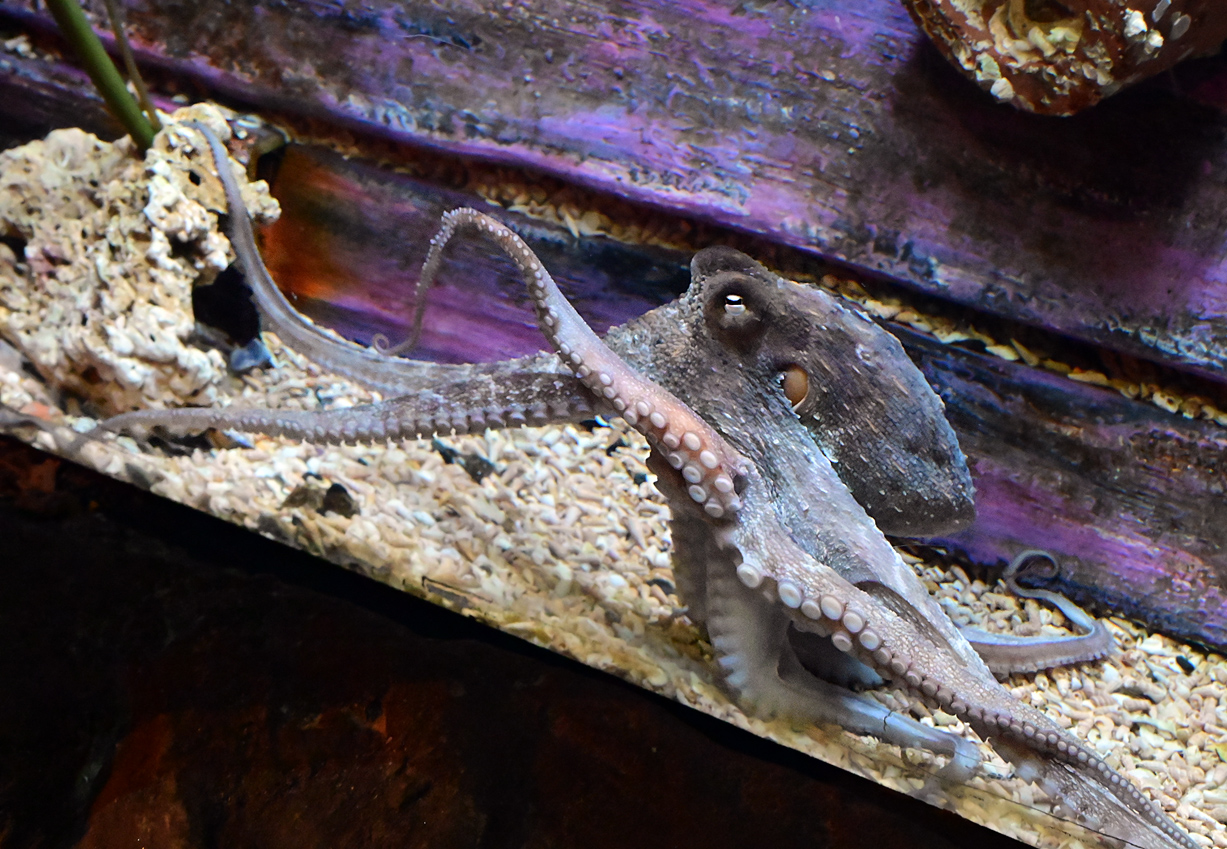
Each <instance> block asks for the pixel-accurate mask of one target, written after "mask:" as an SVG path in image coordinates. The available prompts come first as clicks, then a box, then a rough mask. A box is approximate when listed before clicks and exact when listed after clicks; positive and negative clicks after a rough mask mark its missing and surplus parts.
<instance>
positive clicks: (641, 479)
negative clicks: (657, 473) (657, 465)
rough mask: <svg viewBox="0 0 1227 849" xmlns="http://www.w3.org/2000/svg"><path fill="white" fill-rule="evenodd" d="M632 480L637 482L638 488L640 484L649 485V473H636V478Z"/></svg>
mask: <svg viewBox="0 0 1227 849" xmlns="http://www.w3.org/2000/svg"><path fill="white" fill-rule="evenodd" d="M631 480H633V481H634V482H635V485H636V486H638V485H639V484H643V483H647V482H648V474H647V472H635V476H634V477H633V478H631Z"/></svg>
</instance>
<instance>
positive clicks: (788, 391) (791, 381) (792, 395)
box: [780, 363, 809, 410]
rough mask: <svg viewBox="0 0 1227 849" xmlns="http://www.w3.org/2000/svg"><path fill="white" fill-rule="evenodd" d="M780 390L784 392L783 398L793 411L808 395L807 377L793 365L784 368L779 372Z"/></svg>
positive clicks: (798, 367)
mask: <svg viewBox="0 0 1227 849" xmlns="http://www.w3.org/2000/svg"><path fill="white" fill-rule="evenodd" d="M780 388H781V389H783V390H784V397H785V398H787V399H788V403H789V404H792V408H793V409H794V410H795V409H797V408H798V407H800V406H801V402H802V401H804V400H805V398H806V396H808V395H809V375H808V374H806V373H805V369H803V368H801V366H799V365H796V364H795V363H794V364H793V365H790V366H786V367H785V368H784V369H783V370H782V371H780Z"/></svg>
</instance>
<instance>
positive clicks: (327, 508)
mask: <svg viewBox="0 0 1227 849" xmlns="http://www.w3.org/2000/svg"><path fill="white" fill-rule="evenodd" d="M320 512H321V513H336V514H337V515H338V516H344V517H345V518H347V519H348V518H349V517H351V516H353V515H355V514H356V513H357V512H358V505H357V504H356V503H355V502H354V499H353V497H352V496H351V495H350V494H349V490H347V489H346V488H345V487H343V486H341V485H340V484H339V483H334V484H333V485H332V486H330V487H328V491H327V492H325V493H324V499H323V503H322V504H321V505H320Z"/></svg>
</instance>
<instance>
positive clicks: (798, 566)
mask: <svg viewBox="0 0 1227 849" xmlns="http://www.w3.org/2000/svg"><path fill="white" fill-rule="evenodd" d="M211 141H216V140H211ZM218 148H220V144H219V143H218V144H216V145H215V146H214V150H215V153H216V152H217V149H218ZM218 161H219V162H221V161H222V159H221V156H218ZM228 194H232V197H231V206H232V212H234V213H236V214H234V215H232V219H240V218H242V217H243V216H242V210H241V206H239V205H238V204H237V203H236V202H235V200H234V199H233V198H234V197H236V196H237V191H234V192H233V193H231V191H230V187H228ZM460 227H472V228H476V229H478V230H479V231H480V232H482V233H484V234H485V235H487V236H490V237H491V238H494V239H495V240H496V241H497V242H498V243H499V244H500V245H501V246H502V247H504V248H505V249H506V250H507V251H508V253H509V254H510V255H511V256H512V258H513V259H514V260H515V261H516V262H517V264H518V265H519V266H520V268H521V271H522V272H523V273H524V275H525V278H526V279H527V280H528V283H529V290H530V293H531V294H532V296H533V300H534V303H535V305H536V308H537V312H538V318H539V321H540V323H541V326H542V329H543V331H544V332H545V334H546V337H547V338H548V339H549V341H550V343H551V345H552V346H553V347H554V348H555V350H556V351H557V352H558V353H559V354H560V355H561V356H554V355H548V354H543V355H537V356H535V357H528V358H522V359H520V360H515V361H510V362H505V363H497V364H491V365H480V366H436V365H430V364H425V363H414V362H409V361H404V360H392V359H390V358H387V357H383V356H382V355H380V354H378V353H377V352H371V351H369V350H365V349H358V348H356V347H355V346H345V345H342V344H341V343H338V342H336V341H335V340H333V339H331V338H329V337H326V336H323V335H322V334H319V333H318V332H317V331H314V330H313V329H311V328H310V326H309V325H306V324H304V323H301V322H298V320H297V319H294V321H295V322H296V323H297V326H296V328H294V331H295V332H294V333H289V334H287V333H286V332H282V333H281V335H282V338H283V339H285V338H297V339H298V340H299V341H298V343H296V344H298V345H299V346H300V347H302V348H306V349H307V350H306V351H305V352H306V353H308V355H310V356H312V357H313V358H315V359H317V360H319V361H320V362H321V363H322V364H323V365H325V366H328V367H331V368H335V369H336V370H337V371H339V372H341V373H344V374H349V375H350V376H352V377H354V378H355V379H358V380H363V379H364V376H365V378H368V379H369V380H368V382H373V383H377V385H381V386H383V387H385V388H386V387H388V386H395V385H400V386H403V387H404V388H406V389H411V390H412V391H413V394H412V395H409V396H407V397H402V398H397V399H394V400H391V401H387V402H383V403H381V404H373V405H368V406H365V407H355V408H351V409H348V410H339V411H335V412H323V413H303V412H293V411H276V410H233V409H230V410H178V411H140V412H134V413H130V414H125V415H123V416H118V417H116V418H114V419H111V420H109V421H108V422H107V423H105V427H106V428H107V429H110V430H119V429H124V428H133V427H148V426H154V425H161V426H168V427H175V428H202V427H209V426H212V427H220V428H229V429H240V430H247V431H255V432H264V433H269V434H281V435H286V436H290V437H295V438H303V439H310V440H317V441H364V440H375V441H380V440H384V439H389V438H408V437H416V436H423V435H428V434H434V433H450V432H454V431H455V432H471V431H480V430H482V429H484V428H485V427H491V426H493V427H499V426H506V425H514V424H520V423H526V422H527V423H544V422H549V421H555V422H556V421H575V420H576V419H577V418H581V417H583V416H585V415H588V414H589V413H590V412H591V411H592V410H596V411H599V412H603V413H605V414H611V415H612V414H618V415H622V416H623V417H625V418H626V419H627V421H629V422H630V423H631V424H633V425H635V426H636V427H637V428H638V429H640V430H641V431H642V432H643V433H644V434H645V435H646V436H647V438H648V441H649V444H650V445H651V446H652V452H651V455H650V458H649V465H650V467H651V468H652V470H653V471H654V472H655V473H656V474H657V475H658V481H657V486H658V487H659V488H660V489H661V491H662V492H663V493H664V495H665V496H666V498H667V499H668V501H669V504H670V507H671V510H672V513H673V542H674V549H675V567H676V571H677V576H678V587H679V591H680V593H681V594H682V596H683V598H684V600H685V601H686V602H687V603H688V604H689V606H690V613H691V615H692V617H693V618H694V619H695V620H696V621H697V622H699V623H701V624H704V625H705V626H706V628H707V630H708V633H709V635H710V636H711V640H712V644H713V646H714V648H715V650H716V656H717V661H718V663H719V665H720V668H721V670H722V672H723V675H724V681H725V684H726V686H727V687H728V689H729V691H730V692H731V693H732V695H733V696H734V697H735V698H736V699H737V700H738V701H739V703H741V704H742V705H743V706H744V707H745V708H746V709H747V710H751V711H755V712H757V713H759V714H762V715H777V714H779V715H785V716H788V717H792V718H794V719H796V720H802V721H810V722H818V723H830V724H835V725H839V726H841V727H843V728H846V729H848V730H850V731H854V732H856V733H865V734H873V735H875V736H878V737H881V738H884V739H886V740H889V741H892V742H896V743H899V744H900V745H904V746H922V747H926V748H930V749H933V750H935V751H937V752H940V753H944V754H946V755H949V756H950V758H949V761H948V763H947V765H946V766H945V767H944V768H943V770H942V773H943V776H944V777H945V778H946V779H948V780H952V781H960V780H965V779H966V778H967V777H968V776H969V775H971V774H972V773H973V772H974V771H975V769H976V767H977V765H978V763H979V752H978V750H977V749H976V747H975V746H974V745H972V744H971V743H970V742H969V741H967V740H964V739H962V738H961V737H958V736H956V735H953V734H949V733H947V732H943V731H938V730H935V729H932V728H928V727H926V726H924V725H921V724H920V723H918V722H916V721H914V720H911V719H910V718H907V717H903V716H899V715H898V714H895V713H892V712H890V711H888V710H886V709H885V708H883V707H882V706H881V705H880V704H879V703H878V702H877V701H875V700H873V699H871V698H869V697H867V696H864V695H860V694H858V693H857V692H855V691H854V689H851V688H852V687H856V686H859V685H872V684H876V683H878V682H880V681H881V680H882V679H884V678H887V679H890V680H892V681H894V682H895V683H897V684H899V685H901V686H903V687H904V688H906V689H907V690H908V691H910V692H911V693H912V694H914V696H915V697H916V698H918V699H922V700H925V701H927V702H930V703H932V704H935V705H937V706H939V707H941V708H942V709H943V710H945V711H947V712H948V713H951V714H955V715H958V716H960V717H962V718H963V719H965V720H966V721H967V722H968V723H970V724H971V725H972V726H973V727H974V728H975V729H976V730H977V731H978V732H979V733H980V734H981V735H982V736H984V737H985V738H986V739H988V740H989V741H990V742H991V743H992V744H993V745H994V746H995V747H996V748H997V749H998V751H1000V752H1001V753H1002V754H1003V755H1004V756H1006V757H1008V758H1010V759H1011V760H1013V761H1014V762H1015V763H1016V764H1018V765H1019V768H1020V774H1022V775H1023V776H1024V777H1026V778H1028V779H1030V780H1033V781H1035V782H1037V783H1039V784H1040V785H1041V786H1042V787H1044V789H1045V790H1047V791H1049V792H1050V793H1053V794H1057V795H1056V797H1057V798H1060V799H1062V800H1063V802H1064V804H1065V806H1066V807H1068V808H1069V810H1070V812H1071V813H1073V814H1075V815H1076V816H1077V817H1079V818H1080V819H1082V821H1083V822H1085V823H1086V824H1087V825H1089V826H1090V827H1092V828H1095V829H1097V830H1100V831H1102V832H1104V833H1105V834H1109V835H1112V836H1114V837H1116V838H1119V839H1122V840H1126V841H1128V842H1132V843H1135V844H1137V845H1139V846H1144V847H1154V849H1158V847H1168V846H1172V845H1182V846H1185V847H1189V849H1193V847H1195V846H1196V844H1194V843H1193V842H1192V841H1191V840H1190V839H1189V838H1188V837H1187V835H1185V834H1184V833H1183V832H1182V831H1180V829H1179V828H1178V827H1177V826H1175V824H1173V823H1172V822H1171V821H1170V820H1169V819H1168V818H1167V817H1166V816H1165V815H1164V814H1163V812H1162V811H1161V810H1160V809H1159V808H1158V807H1157V806H1156V805H1154V804H1153V803H1152V802H1150V801H1149V800H1148V799H1147V798H1146V797H1145V796H1144V795H1143V794H1142V793H1141V792H1140V791H1138V790H1137V789H1136V788H1135V787H1134V786H1133V785H1131V784H1130V783H1129V782H1128V781H1126V780H1125V779H1123V778H1121V777H1120V776H1119V775H1118V774H1116V773H1115V772H1114V771H1113V770H1111V769H1110V768H1109V767H1108V766H1107V765H1106V764H1105V763H1104V762H1103V761H1102V760H1101V759H1100V758H1099V757H1098V756H1097V754H1096V753H1095V752H1094V751H1092V750H1090V749H1089V748H1088V747H1086V746H1084V745H1083V744H1082V743H1081V742H1080V741H1078V740H1076V739H1074V738H1072V737H1071V736H1069V735H1068V734H1067V733H1066V732H1064V731H1063V730H1062V729H1061V728H1059V727H1058V726H1057V725H1056V724H1055V723H1053V722H1052V721H1051V720H1050V719H1048V717H1047V716H1046V715H1044V714H1043V713H1041V712H1040V711H1038V710H1035V709H1034V708H1032V707H1030V706H1029V705H1025V704H1022V703H1020V702H1018V701H1017V700H1016V699H1014V697H1013V696H1012V695H1011V694H1010V693H1009V692H1008V691H1007V690H1005V689H1004V688H1003V687H1001V685H1000V684H998V683H997V681H996V679H995V678H994V677H993V674H992V672H990V670H989V668H988V666H986V664H985V663H984V661H983V660H982V659H981V657H980V656H979V655H978V654H977V653H976V651H975V650H974V649H973V647H972V646H971V645H970V644H969V643H968V642H967V640H966V639H965V638H964V636H963V635H962V634H961V633H960V632H959V630H958V629H957V628H956V627H955V626H954V625H953V624H952V623H951V622H950V620H949V619H948V618H947V617H946V616H945V615H944V613H943V612H942V610H941V609H940V607H939V606H938V605H937V604H936V603H935V602H934V601H933V599H932V598H931V597H930V596H929V595H928V593H927V592H926V591H925V589H924V587H923V585H922V584H921V582H920V581H919V579H918V578H917V577H916V576H915V574H914V573H913V572H912V571H911V569H909V568H908V567H907V566H906V564H904V563H903V562H902V560H901V559H900V558H899V556H898V554H897V553H896V552H895V551H894V549H893V548H892V547H891V546H890V544H889V543H888V542H887V540H886V539H885V537H884V536H883V534H882V530H881V529H882V528H886V529H889V530H890V531H891V532H892V533H898V534H916V535H919V534H931V533H935V532H939V531H944V530H951V529H953V528H956V527H960V526H962V525H964V524H966V523H967V522H968V521H970V520H971V518H972V516H973V515H974V513H973V491H972V486H971V482H970V476H969V474H968V471H967V467H966V463H965V461H964V459H963V456H962V453H961V452H960V450H959V448H958V443H957V440H956V439H955V437H954V434H953V432H952V431H951V429H950V427H949V425H948V424H947V423H946V421H945V418H944V416H943V415H942V405H941V402H940V400H939V399H938V398H937V397H936V395H935V394H934V393H933V391H932V390H931V389H930V388H929V387H928V385H927V384H926V383H925V381H924V379H923V377H922V376H921V375H920V373H919V371H918V370H917V369H916V368H915V366H914V365H913V364H912V363H911V362H910V361H909V360H908V358H907V356H906V355H905V354H904V352H903V349H902V347H901V346H900V345H899V343H898V341H897V340H895V339H894V338H893V337H891V336H890V335H889V334H887V333H886V332H885V331H883V330H881V329H880V328H878V327H877V326H875V325H874V324H872V323H871V322H869V321H868V320H867V319H866V318H864V317H863V316H862V315H860V314H859V313H858V312H856V311H854V310H850V309H849V308H847V307H845V306H843V305H842V304H840V303H839V302H838V301H836V300H835V299H834V298H832V297H831V296H829V295H827V294H826V293H824V292H821V291H819V290H815V289H810V288H805V287H802V286H799V285H797V284H795V283H791V282H789V281H785V280H782V279H780V278H779V277H777V276H775V275H773V274H771V273H770V272H768V271H766V269H764V268H763V267H762V266H760V265H758V264H757V263H755V262H754V261H753V260H751V259H749V258H748V257H746V256H744V255H742V254H740V253H738V252H736V251H732V250H728V249H722V248H715V249H709V250H706V251H703V252H701V253H700V254H698V255H697V256H696V257H695V259H694V262H693V265H692V271H693V282H692V285H691V287H690V289H689V290H688V292H687V293H686V294H685V295H684V296H683V297H682V298H681V299H679V300H678V301H676V302H674V303H672V304H669V305H666V306H664V307H661V308H659V309H657V310H654V311H652V312H651V313H648V314H647V315H645V316H643V317H642V318H640V319H638V320H635V321H632V322H628V323H627V324H625V325H623V326H621V327H619V328H615V329H614V330H612V331H611V332H610V333H609V334H608V335H607V336H606V337H605V339H604V340H603V341H602V340H600V339H598V338H597V337H596V336H595V335H594V334H592V333H591V331H590V330H588V328H587V327H586V325H583V322H582V321H581V320H580V319H579V318H578V316H577V315H575V314H574V311H573V310H571V308H570V305H569V304H566V302H565V300H564V299H563V298H562V296H561V293H559V292H558V291H557V287H556V286H554V284H553V281H552V279H550V278H549V275H548V272H546V271H545V270H544V269H543V268H542V267H541V265H540V263H539V261H538V260H537V259H536V257H535V256H533V255H532V252H531V251H530V250H528V248H527V246H525V245H524V244H523V242H522V241H520V240H519V239H518V237H516V236H515V234H514V233H511V231H509V230H507V229H506V228H505V227H504V226H503V225H501V224H499V223H498V222H495V221H493V219H490V218H488V217H487V216H484V215H481V214H480V213H476V212H472V211H470V210H460V211H457V212H455V213H449V214H448V216H445V220H444V229H443V231H442V232H441V234H440V236H438V237H436V239H435V240H434V242H432V249H431V253H430V256H429V258H428V260H427V270H426V276H427V278H428V279H429V278H430V277H431V276H433V274H434V272H435V271H436V270H437V269H438V267H439V264H440V262H441V255H442V250H443V247H444V245H445V244H446V243H447V240H448V239H449V238H450V237H451V235H452V234H453V233H454V232H456V230H457V229H458V228H460ZM232 238H237V239H238V240H240V241H241V240H243V239H244V238H246V239H247V240H248V241H249V240H250V233H249V231H248V233H247V235H246V237H244V234H243V233H242V232H238V233H236V234H232ZM238 253H239V255H240V258H243V257H244V256H246V257H247V259H246V260H245V265H250V264H251V263H253V262H255V263H259V265H260V268H258V269H257V268H246V269H245V270H246V271H247V274H248V277H249V279H252V280H255V281H256V282H257V284H258V283H259V280H260V279H261V278H260V275H261V273H262V274H263V279H265V280H268V278H267V272H266V271H264V270H263V268H262V262H260V261H259V256H258V253H257V252H256V251H255V247H254V244H248V245H246V246H239V248H238ZM268 282H269V283H270V284H271V281H268ZM262 297H264V298H276V297H279V295H277V294H275V293H273V292H265V293H264V294H263V296H262ZM266 315H267V311H266ZM281 320H282V321H284V320H285V318H284V316H283V317H282V319H281ZM277 329H278V330H279V331H283V330H284V328H283V327H282V326H281V324H280V323H278V326H277ZM313 334H314V335H313ZM357 351H361V354H357V353H355V352H357ZM793 367H799V368H800V369H801V370H802V371H804V372H805V374H806V375H807V376H808V378H809V381H808V383H809V391H808V393H807V394H806V396H805V398H803V399H794V400H799V403H798V404H797V406H796V409H795V410H794V407H793V405H792V404H791V403H790V402H789V400H788V399H787V398H786V397H785V394H784V391H783V390H782V389H781V387H780V376H781V373H782V372H783V371H786V370H789V369H790V368H793ZM568 371H570V372H572V373H573V375H574V376H573V377H572V376H569V375H568V374H567V372H568ZM734 484H735V488H734ZM875 519H876V520H877V523H875V521H874V520H875Z"/></svg>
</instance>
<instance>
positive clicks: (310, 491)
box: [281, 484, 324, 511]
mask: <svg viewBox="0 0 1227 849" xmlns="http://www.w3.org/2000/svg"><path fill="white" fill-rule="evenodd" d="M323 504H324V493H322V492H320V491H319V490H318V489H316V488H315V487H312V486H307V485H306V484H303V485H302V486H299V487H295V488H294V491H293V492H291V493H290V494H289V495H287V496H286V497H285V501H283V502H281V506H282V507H309V508H310V509H312V510H315V511H318V510H319V509H320V507H321V506H323Z"/></svg>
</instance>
